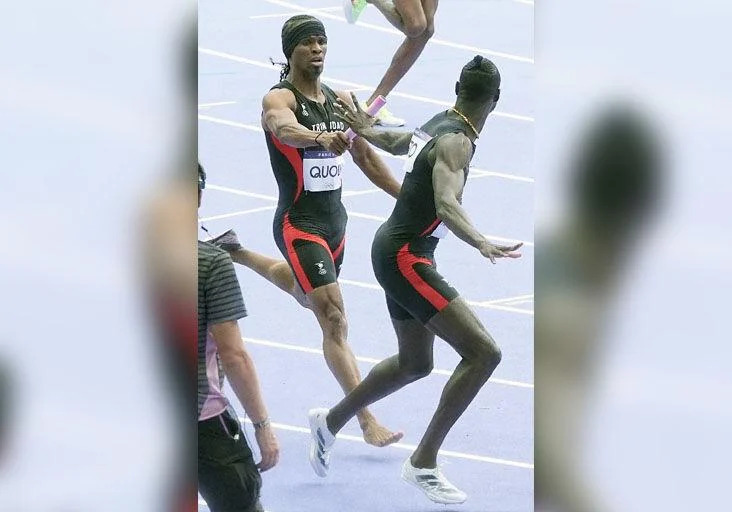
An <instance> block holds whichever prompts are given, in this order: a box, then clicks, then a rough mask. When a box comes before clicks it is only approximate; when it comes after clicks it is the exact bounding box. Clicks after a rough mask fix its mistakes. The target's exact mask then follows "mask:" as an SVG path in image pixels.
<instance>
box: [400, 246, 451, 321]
mask: <svg viewBox="0 0 732 512" xmlns="http://www.w3.org/2000/svg"><path fill="white" fill-rule="evenodd" d="M417 263H426V264H427V265H431V264H432V262H431V261H430V260H428V259H427V258H418V257H417V256H415V255H414V254H412V253H410V252H409V244H408V243H407V244H404V246H403V247H402V248H401V249H399V252H398V253H397V266H398V267H399V272H401V273H402V275H403V276H404V278H405V279H406V280H407V281H409V284H411V285H412V286H413V287H414V289H415V290H417V293H419V294H420V295H421V296H422V297H424V298H425V299H426V300H427V301H428V302H429V303H430V304H432V305H433V306H434V307H435V309H436V310H437V311H442V310H443V309H445V307H447V305H448V301H447V299H446V298H445V297H443V296H442V295H440V292H438V291H437V290H435V289H434V288H432V287H431V286H430V285H429V284H428V283H427V281H425V280H424V279H422V277H421V276H420V275H419V274H417V271H416V270H414V265H415V264H417Z"/></svg>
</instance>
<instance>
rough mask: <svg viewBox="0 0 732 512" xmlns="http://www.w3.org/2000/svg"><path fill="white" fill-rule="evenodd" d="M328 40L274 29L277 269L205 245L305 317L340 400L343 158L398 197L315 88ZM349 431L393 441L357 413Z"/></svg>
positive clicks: (250, 255)
mask: <svg viewBox="0 0 732 512" xmlns="http://www.w3.org/2000/svg"><path fill="white" fill-rule="evenodd" d="M327 50H328V38H327V36H326V33H325V27H324V26H323V24H322V23H321V22H320V20H318V19H316V18H314V17H312V16H306V15H299V16H294V17H292V18H290V19H289V20H287V21H286V22H285V24H284V26H283V27H282V51H283V52H284V54H285V57H286V58H287V64H286V65H285V66H284V68H283V71H282V76H281V81H280V82H279V83H278V84H276V85H274V86H273V87H272V89H271V90H270V91H269V92H268V93H267V94H266V95H265V97H264V100H263V102H262V104H263V112H262V127H263V128H264V136H265V140H266V142H267V148H268V149H269V156H270V162H271V164H272V170H273V172H274V175H275V178H276V180H277V185H278V186H279V202H278V205H277V210H276V213H275V216H274V225H273V231H274V238H275V242H276V243H277V247H278V248H279V249H280V252H281V253H282V255H283V256H284V258H285V261H282V260H276V259H273V258H269V257H267V256H264V255H261V254H258V253H255V252H253V251H250V250H247V249H245V248H243V247H241V245H240V244H239V242H238V240H237V239H236V234H235V233H234V232H233V231H229V232H227V233H224V235H222V236H220V237H217V239H215V240H214V242H215V243H218V244H219V245H220V246H221V247H222V248H225V249H226V250H228V251H230V253H231V256H232V259H233V260H234V261H235V262H237V263H240V264H242V265H245V266H247V267H249V268H251V269H252V270H254V271H255V272H257V273H259V274H260V275H262V276H263V277H265V278H266V279H268V280H269V281H270V282H272V283H273V284H275V285H276V286H278V287H279V288H281V289H283V290H285V291H286V292H288V293H290V294H291V295H293V296H294V297H295V299H296V300H298V302H299V303H300V304H302V305H303V306H305V307H307V308H309V309H311V310H312V311H313V313H314V314H315V317H316V318H317V320H318V323H319V324H320V327H321V329H322V331H323V352H324V354H325V359H326V361H327V363H328V367H329V368H330V369H331V371H332V372H333V375H334V376H335V377H336V379H337V380H338V383H339V384H340V385H341V388H342V389H343V391H344V392H345V393H348V392H350V391H351V390H352V389H353V388H355V387H356V386H357V385H358V383H359V382H361V376H360V374H359V370H358V366H357V365H356V360H355V357H354V356H353V353H352V352H351V349H350V347H349V345H348V343H347V341H346V335H347V324H346V317H345V307H344V305H343V297H342V295H341V290H340V287H339V285H338V281H337V278H338V275H339V273H340V269H341V263H342V262H343V254H344V247H345V232H346V222H347V220H348V217H347V214H346V209H345V207H344V206H343V203H342V202H341V182H342V173H343V172H344V170H345V169H346V163H345V161H344V159H343V156H342V155H343V153H345V152H346V151H349V152H350V153H351V156H352V157H353V161H354V163H355V164H356V166H357V167H359V168H360V169H361V171H362V172H363V173H364V174H365V175H366V176H367V177H368V178H369V179H370V180H371V181H372V182H373V183H374V184H375V185H376V186H377V187H379V188H381V189H383V190H384V191H386V192H387V193H388V194H390V195H391V196H393V197H395V198H396V197H398V195H399V190H400V185H399V182H398V181H396V180H395V179H394V177H393V176H392V174H391V172H390V171H389V168H388V167H387V166H386V165H385V164H384V162H383V161H382V160H381V158H379V156H378V155H377V154H376V152H375V151H374V150H373V149H372V148H371V146H369V144H368V143H367V142H366V141H365V140H363V139H356V140H354V141H353V142H350V141H349V140H348V138H347V137H346V135H345V133H344V132H345V131H346V130H347V128H348V126H347V125H346V124H345V123H344V122H343V121H342V120H340V119H339V118H338V117H337V116H336V114H335V107H334V105H335V102H336V101H337V100H338V99H339V98H340V99H341V100H342V101H345V102H347V103H348V104H350V105H352V104H351V103H350V101H351V99H350V97H349V96H348V95H347V94H346V93H344V92H342V91H334V90H332V89H331V88H329V87H328V86H326V85H323V84H321V83H320V74H321V73H322V72H323V65H324V62H325V56H326V53H327ZM358 418H359V423H360V425H361V429H362V430H363V434H364V439H365V441H366V442H367V443H369V444H372V445H376V446H386V445H388V444H391V443H394V442H396V441H398V440H399V439H401V437H402V435H403V434H401V433H399V432H397V433H393V432H391V431H389V430H388V429H386V428H384V427H383V426H381V425H380V424H378V423H377V421H376V419H375V418H374V416H373V415H372V414H371V413H370V412H369V411H368V410H367V409H365V408H364V409H363V410H361V411H359V412H358Z"/></svg>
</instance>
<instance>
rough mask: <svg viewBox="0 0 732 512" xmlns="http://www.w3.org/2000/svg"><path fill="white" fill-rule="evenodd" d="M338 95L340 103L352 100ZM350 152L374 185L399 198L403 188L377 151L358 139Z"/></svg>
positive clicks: (341, 93)
mask: <svg viewBox="0 0 732 512" xmlns="http://www.w3.org/2000/svg"><path fill="white" fill-rule="evenodd" d="M336 94H337V95H338V101H339V102H345V101H346V100H349V99H350V98H348V95H346V93H345V92H342V91H338V92H337V93H336ZM346 105H347V103H346ZM352 128H353V126H352ZM354 131H356V130H354ZM356 133H358V132H356ZM350 152H351V156H352V157H353V161H354V163H355V164H356V165H357V166H358V167H359V169H361V171H362V172H363V173H364V174H365V175H366V177H367V178H368V179H369V180H371V182H372V183H373V184H374V185H376V186H377V187H379V188H380V189H382V190H383V191H384V192H386V193H387V194H389V195H390V196H392V197H394V198H397V197H399V191H400V190H401V188H402V186H401V185H400V184H399V182H398V181H397V180H396V178H395V177H394V175H392V173H391V171H390V170H389V167H388V166H387V165H386V164H385V163H384V161H383V160H382V159H381V157H380V156H379V155H377V154H376V151H374V150H373V148H371V146H369V145H368V143H366V141H365V140H364V139H362V138H358V139H356V140H354V141H353V142H352V144H351V150H350Z"/></svg>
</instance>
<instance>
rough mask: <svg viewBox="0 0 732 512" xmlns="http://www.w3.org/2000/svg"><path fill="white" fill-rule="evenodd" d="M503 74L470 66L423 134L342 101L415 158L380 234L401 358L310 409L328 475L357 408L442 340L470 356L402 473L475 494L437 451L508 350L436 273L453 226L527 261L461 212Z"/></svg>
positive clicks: (419, 366) (378, 265) (495, 252)
mask: <svg viewBox="0 0 732 512" xmlns="http://www.w3.org/2000/svg"><path fill="white" fill-rule="evenodd" d="M500 80H501V79H500V75H499V73H498V69H496V66H495V65H494V64H493V63H492V62H491V61H489V60H488V59H485V58H484V57H481V56H476V57H475V58H474V59H473V60H472V61H470V62H469V63H468V64H466V65H465V67H464V68H463V70H462V72H461V73H460V81H459V82H458V84H457V86H456V91H457V102H456V103H455V106H454V107H453V108H451V109H450V110H448V111H445V112H441V113H439V114H437V115H436V116H434V117H433V118H432V119H430V120H429V121H428V122H427V123H426V124H424V125H423V126H422V127H421V128H419V129H417V130H415V132H414V134H413V135H411V136H410V134H403V133H399V132H388V131H387V132H383V131H382V132H377V131H375V130H374V129H372V128H371V127H370V125H371V123H372V122H373V120H372V119H370V118H369V117H368V116H367V115H366V114H365V113H364V112H363V111H362V110H361V108H360V107H359V106H356V107H355V108H356V110H353V107H350V105H347V104H345V103H343V102H339V105H340V110H341V112H342V114H341V115H342V117H343V119H344V120H345V121H347V122H348V123H349V124H350V125H351V128H352V129H353V130H354V131H355V132H356V133H358V134H360V135H361V136H362V137H364V138H365V139H366V140H368V141H369V142H371V143H372V144H374V145H376V146H378V147H380V148H382V149H384V150H386V151H388V152H390V153H392V154H399V155H403V154H408V155H409V157H408V160H407V162H406V164H405V171H406V176H405V178H404V182H403V185H402V190H401V194H400V195H399V199H398V200H397V203H396V206H395V207H394V211H393V212H392V214H391V217H389V219H387V221H386V222H385V223H384V224H382V226H381V227H380V228H379V230H378V231H377V233H376V237H375V239H374V242H373V246H372V250H371V259H372V262H373V266H374V272H375V274H376V278H377V279H378V281H379V283H380V284H381V286H382V287H383V288H384V291H385V292H386V302H387V306H388V309H389V313H390V315H391V319H392V323H393V324H394V329H395V330H396V334H397V338H398V341H399V353H398V354H397V355H394V356H392V357H390V358H388V359H385V360H384V361H382V362H380V363H379V364H378V365H376V366H375V367H374V368H373V370H371V372H370V373H369V374H368V376H367V377H366V379H364V381H363V382H362V383H361V384H360V385H359V386H358V387H356V389H354V390H353V391H352V392H351V393H349V394H348V395H347V396H346V397H345V398H344V399H343V400H342V401H341V402H340V403H338V404H337V405H336V406H335V407H333V408H332V409H330V410H328V409H313V410H311V411H310V413H309V420H310V428H311V432H312V435H313V440H312V444H311V453H310V463H311V465H312V466H313V469H315V471H316V473H318V474H319V475H321V476H323V475H325V473H326V472H327V469H328V459H329V455H330V454H329V451H330V449H331V447H332V445H333V443H334V441H335V434H336V433H337V432H338V431H340V430H341V429H342V428H343V426H344V425H345V424H346V423H347V422H348V421H349V420H350V419H351V418H353V415H354V413H355V412H356V411H358V410H359V409H361V408H362V407H366V406H367V405H369V404H371V403H373V402H375V401H377V400H379V399H381V398H383V397H385V396H387V395H389V394H391V393H393V392H394V391H396V390H398V389H400V388H402V387H404V386H405V385H407V384H409V383H411V382H414V381H415V380H417V379H419V378H422V377H425V376H427V375H429V373H430V372H431V371H432V346H433V342H434V339H435V335H437V336H439V337H441V338H442V339H444V340H445V341H447V342H448V343H449V344H450V345H451V346H452V347H453V348H454V349H455V350H456V351H457V352H458V353H459V354H460V355H461V356H462V360H461V361H460V364H458V366H457V368H456V369H455V371H454V373H453V374H452V376H451V377H450V380H449V381H448V383H447V385H446V386H445V389H444V391H443V393H442V397H441V399H440V404H439V406H438V408H437V411H436V412H435V414H434V416H433V418H432V421H431V422H430V425H429V427H428V428H427V431H426V432H425V434H424V437H423V438H422V441H421V442H420V443H419V446H418V447H417V449H416V450H415V452H414V453H413V454H412V456H411V457H410V458H408V459H407V460H406V461H405V462H404V465H403V467H402V478H403V479H404V480H406V481H407V482H409V483H411V484H413V485H415V486H417V487H418V488H419V489H421V490H422V491H424V492H425V494H427V497H429V498H430V499H431V500H432V501H435V502H438V503H445V504H449V503H462V502H463V501H465V499H466V498H467V496H466V494H465V493H464V492H462V491H460V490H459V489H457V488H456V487H455V486H453V485H452V484H451V483H450V482H449V481H448V480H447V479H446V478H445V477H444V476H443V475H442V473H441V472H440V471H439V469H437V451H438V450H439V448H440V446H441V445H442V442H443V441H444V439H445V436H446V435H447V433H448V432H449V431H450V429H451V428H452V426H453V424H454V423H455V421H457V419H458V418H459V417H460V415H461V414H462V413H463V412H464V411H465V409H466V408H467V407H468V405H469V404H470V402H471V401H472V400H473V398H475V396H476V395H477V393H478V391H479V390H480V388H481V387H482V386H483V384H485V382H486V381H487V380H488V378H489V377H490V376H491V374H492V373H493V370H494V369H495V368H496V366H498V363H499V362H500V360H501V352H500V350H499V349H498V346H497V345H496V343H495V342H494V341H493V338H492V337H491V336H490V334H488V332H487V331H486V330H485V328H484V327H483V325H482V324H481V322H480V320H479V319H478V317H477V316H476V315H475V313H473V311H472V310H471V309H470V308H469V307H468V305H467V304H466V303H465V300H463V299H462V298H461V297H460V296H459V294H458V292H457V291H456V290H455V289H454V288H452V287H451V286H450V285H449V284H447V283H446V282H445V280H444V279H443V278H442V276H441V275H440V274H439V273H438V272H437V269H436V268H435V260H434V251H435V248H436V247H437V243H438V241H439V238H441V237H444V236H445V235H446V234H447V229H449V230H450V231H452V232H453V233H455V235H457V236H458V237H459V238H460V239H461V240H463V241H465V242H466V243H468V244H470V245H472V246H473V247H475V248H476V249H478V250H479V251H480V253H481V254H482V255H483V256H485V257H486V258H489V259H490V260H491V262H493V263H495V259H496V258H504V257H508V258H518V257H519V256H520V254H519V253H517V252H515V251H516V250H518V249H519V247H521V244H517V245H514V246H511V247H506V246H499V245H494V244H492V243H490V242H489V241H488V240H486V239H485V237H484V236H483V235H481V234H480V233H479V232H478V230H477V229H475V228H474V227H473V225H472V224H471V222H470V219H469V218H468V216H467V214H466V212H465V210H463V208H462V206H461V204H460V203H461V199H462V192H463V187H464V186H465V182H466V180H467V175H468V165H469V164H470V160H471V159H472V157H473V152H474V150H475V139H477V138H478V134H479V133H480V131H481V129H482V128H483V125H484V124H485V120H486V118H487V117H488V114H490V113H491V112H492V111H493V109H494V108H495V106H496V102H497V101H498V96H499V91H500V89H499V87H500Z"/></svg>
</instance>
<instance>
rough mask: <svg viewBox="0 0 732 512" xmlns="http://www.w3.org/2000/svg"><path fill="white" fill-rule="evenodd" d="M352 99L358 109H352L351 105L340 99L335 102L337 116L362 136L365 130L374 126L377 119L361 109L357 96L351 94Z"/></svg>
mask: <svg viewBox="0 0 732 512" xmlns="http://www.w3.org/2000/svg"><path fill="white" fill-rule="evenodd" d="M351 99H352V100H353V104H354V105H355V106H356V109H355V110H354V109H352V108H351V106H350V105H348V104H347V103H346V102H344V101H343V100H342V99H340V98H338V99H337V100H336V102H335V107H336V113H335V115H336V116H338V117H340V118H341V119H343V120H344V121H345V122H346V123H348V124H349V125H350V127H351V130H353V131H354V132H356V133H357V134H359V135H361V133H362V132H363V130H365V129H366V128H370V127H371V125H373V124H374V121H375V119H374V118H373V117H371V116H370V115H368V113H367V112H365V111H364V110H363V109H362V108H361V104H360V103H359V102H358V100H357V99H356V95H355V94H353V93H351Z"/></svg>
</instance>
